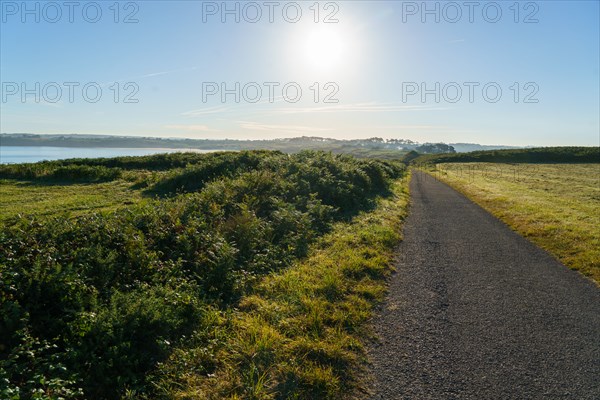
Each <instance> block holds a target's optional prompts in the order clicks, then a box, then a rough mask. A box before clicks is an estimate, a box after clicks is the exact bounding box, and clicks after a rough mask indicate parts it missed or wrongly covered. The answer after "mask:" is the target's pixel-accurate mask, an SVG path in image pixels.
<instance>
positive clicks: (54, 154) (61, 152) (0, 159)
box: [0, 146, 214, 164]
mask: <svg viewBox="0 0 600 400" xmlns="http://www.w3.org/2000/svg"><path fill="white" fill-rule="evenodd" d="M180 151H193V152H196V153H210V152H212V151H214V150H197V149H142V148H106V147H95V148H91V147H90V148H88V147H46V146H0V164H15V163H32V162H38V161H43V160H61V159H64V158H96V157H119V156H145V155H148V154H157V153H174V152H180Z"/></svg>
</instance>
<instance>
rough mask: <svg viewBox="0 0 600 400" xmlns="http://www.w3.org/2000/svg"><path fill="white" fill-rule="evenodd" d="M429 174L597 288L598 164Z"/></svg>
mask: <svg viewBox="0 0 600 400" xmlns="http://www.w3.org/2000/svg"><path fill="white" fill-rule="evenodd" d="M432 173H433V174H434V175H435V176H436V177H437V178H438V179H441V180H442V181H445V182H447V183H448V184H450V185H451V186H453V187H454V188H456V189H458V190H459V191H461V192H462V193H464V194H465V195H467V196H468V197H469V198H471V199H472V200H474V201H475V202H476V203H478V204H479V205H481V206H482V207H483V208H485V209H486V210H488V211H490V212H491V213H492V214H494V215H495V216H497V217H498V218H500V219H501V220H502V221H504V222H505V223H506V224H508V225H509V226H510V227H511V228H513V229H514V230H515V231H517V232H518V233H520V234H521V235H523V236H525V237H527V238H528V239H530V240H531V241H533V242H534V243H536V244H537V245H539V246H540V247H542V248H544V249H546V250H547V251H548V252H550V253H551V254H553V255H554V256H555V257H556V258H558V259H559V260H560V261H561V262H563V263H564V264H565V265H567V266H568V267H569V268H572V269H575V270H578V271H580V272H581V273H582V274H584V275H586V276H588V277H590V278H591V279H593V280H594V281H595V282H596V283H598V284H600V229H599V227H600V164H595V163H591V164H502V163H440V164H437V167H436V168H435V170H434V172H432Z"/></svg>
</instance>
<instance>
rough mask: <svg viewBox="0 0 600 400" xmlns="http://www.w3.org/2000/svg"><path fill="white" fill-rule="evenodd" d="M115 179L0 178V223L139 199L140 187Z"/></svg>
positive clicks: (105, 208)
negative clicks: (72, 181)
mask: <svg viewBox="0 0 600 400" xmlns="http://www.w3.org/2000/svg"><path fill="white" fill-rule="evenodd" d="M131 186H132V183H131V182H127V181H123V180H118V181H113V182H106V183H98V184H60V183H59V184H51V183H43V182H42V183H38V182H27V181H16V180H8V179H6V180H0V222H2V221H5V220H7V219H9V218H11V217H14V216H16V215H17V214H23V215H32V216H38V217H42V216H53V215H57V214H66V215H71V216H77V215H82V214H85V213H89V212H92V211H97V212H100V211H111V210H115V209H117V208H118V207H120V206H124V205H130V204H132V203H133V202H137V201H139V200H140V199H141V198H142V196H141V191H140V190H133V189H131Z"/></svg>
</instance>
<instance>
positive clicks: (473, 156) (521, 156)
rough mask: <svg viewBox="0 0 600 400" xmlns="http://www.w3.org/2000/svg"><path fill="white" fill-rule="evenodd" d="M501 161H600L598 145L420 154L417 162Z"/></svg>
mask: <svg viewBox="0 0 600 400" xmlns="http://www.w3.org/2000/svg"><path fill="white" fill-rule="evenodd" d="M446 162H502V163H600V147H597V146H596V147H538V148H531V149H508V150H489V151H474V152H470V153H455V154H430V155H421V156H419V157H417V158H415V159H413V160H412V163H413V164H415V163H416V164H419V163H432V164H439V163H446Z"/></svg>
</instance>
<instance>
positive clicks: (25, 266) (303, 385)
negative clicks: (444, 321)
mask: <svg viewBox="0 0 600 400" xmlns="http://www.w3.org/2000/svg"><path fill="white" fill-rule="evenodd" d="M406 176H407V170H406V168H405V167H404V165H403V164H401V163H398V162H389V161H383V160H366V159H357V158H354V157H351V156H344V155H335V154H331V153H324V152H312V151H307V152H300V153H297V154H293V155H288V154H284V153H281V152H277V151H244V152H221V153H210V154H187V153H186V154H169V155H154V156H145V157H121V158H113V159H79V160H61V161H51V162H42V163H36V164H21V165H18V164H17V165H4V166H0V180H1V188H0V190H2V196H1V197H2V199H1V201H0V216H1V217H0V225H1V230H0V277H1V278H2V279H0V300H1V302H0V382H1V384H0V398H3V399H4V398H6V399H14V400H17V399H30V398H39V399H90V398H94V399H123V398H141V399H144V398H147V399H154V398H182V399H183V398H206V399H210V398H215V399H216V398H219V399H220V398H230V399H236V398H249V399H276V398H295V399H316V398H332V399H334V398H339V399H343V398H347V397H348V395H349V393H352V392H357V391H359V390H360V388H361V379H360V376H361V368H362V365H363V363H364V350H363V342H364V340H365V338H367V337H368V336H369V330H368V320H369V317H370V316H371V311H372V309H373V307H374V306H375V305H376V304H377V302H379V301H380V300H381V299H382V296H383V294H384V291H385V276H386V275H387V274H388V273H389V272H390V271H391V264H392V258H393V249H394V247H395V246H396V244H397V243H398V241H399V240H400V237H399V231H400V230H399V227H400V224H401V222H402V220H403V218H404V216H405V213H406V205H407V201H408V195H407V180H406Z"/></svg>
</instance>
